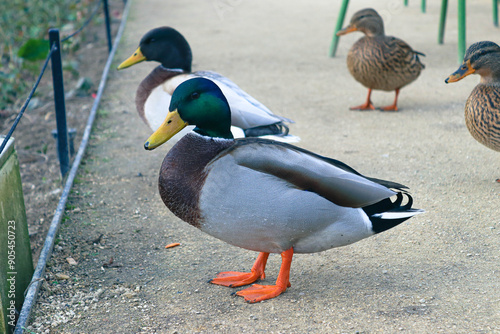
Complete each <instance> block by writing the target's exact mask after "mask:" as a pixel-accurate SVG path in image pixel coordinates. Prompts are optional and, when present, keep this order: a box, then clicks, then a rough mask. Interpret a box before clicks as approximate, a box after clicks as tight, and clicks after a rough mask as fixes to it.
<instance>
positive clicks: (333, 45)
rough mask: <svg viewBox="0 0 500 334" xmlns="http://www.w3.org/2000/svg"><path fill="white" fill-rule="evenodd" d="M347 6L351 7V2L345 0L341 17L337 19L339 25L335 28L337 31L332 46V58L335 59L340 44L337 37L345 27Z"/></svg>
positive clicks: (341, 7)
mask: <svg viewBox="0 0 500 334" xmlns="http://www.w3.org/2000/svg"><path fill="white" fill-rule="evenodd" d="M347 5H349V0H343V1H342V5H341V6H340V12H339V16H338V18H337V25H336V26H335V31H334V32H333V39H332V43H331V44H330V53H329V54H330V57H335V54H336V53H337V46H338V43H339V37H338V36H337V31H339V30H340V29H342V26H343V25H344V18H345V13H346V12H347Z"/></svg>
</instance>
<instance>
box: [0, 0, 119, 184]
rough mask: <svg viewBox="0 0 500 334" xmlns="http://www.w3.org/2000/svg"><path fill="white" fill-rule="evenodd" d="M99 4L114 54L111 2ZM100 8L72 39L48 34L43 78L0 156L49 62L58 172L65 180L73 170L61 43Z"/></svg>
mask: <svg viewBox="0 0 500 334" xmlns="http://www.w3.org/2000/svg"><path fill="white" fill-rule="evenodd" d="M100 2H102V4H103V11H104V17H105V27H106V37H107V44H108V52H111V49H112V44H113V43H112V39H111V20H110V18H109V4H108V0H100ZM99 8H100V5H99V4H97V5H96V6H95V8H94V10H93V11H92V14H91V15H90V16H89V17H88V18H87V20H86V21H85V22H84V23H83V24H82V26H81V27H80V28H79V29H77V30H76V31H74V32H73V33H72V34H70V35H69V36H67V37H65V38H63V39H62V40H61V39H60V37H59V29H50V30H49V45H50V51H49V54H48V56H47V58H46V59H45V63H44V66H43V67H42V70H41V72H40V75H39V76H38V79H37V81H36V83H35V85H34V86H33V88H32V90H31V92H30V93H29V95H28V98H27V99H26V101H25V102H24V104H23V106H22V108H21V110H20V111H19V114H18V115H17V117H16V119H15V120H14V123H13V124H12V126H11V128H10V130H9V132H8V133H7V136H5V138H4V141H3V142H2V144H1V145H0V153H2V151H3V150H4V148H5V146H6V145H7V142H8V140H9V139H10V137H11V136H12V134H13V133H14V131H15V129H16V127H17V125H18V124H19V121H20V120H21V118H22V117H23V115H24V112H25V111H26V109H27V107H28V104H29V102H30V101H31V98H32V97H33V95H34V94H35V91H36V89H37V87H38V85H39V83H40V81H41V79H42V77H43V75H44V73H45V70H46V69H47V65H48V62H49V60H51V65H52V82H53V87H54V104H55V111H56V124H57V131H56V133H55V137H56V138H57V153H58V158H59V168H60V170H61V175H62V177H63V178H64V176H65V175H66V173H67V172H68V170H69V168H70V164H69V160H70V159H69V155H70V150H69V145H68V126H67V123H66V100H65V97H64V80H63V71H62V57H61V43H62V42H66V41H68V40H69V39H71V38H72V37H74V36H75V35H77V34H78V33H80V32H81V31H82V30H83V29H84V28H85V27H86V26H88V25H89V24H90V22H91V21H92V19H93V18H94V16H95V15H96V14H97V12H98V10H99Z"/></svg>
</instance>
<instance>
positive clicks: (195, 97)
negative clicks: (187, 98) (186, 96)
mask: <svg viewBox="0 0 500 334" xmlns="http://www.w3.org/2000/svg"><path fill="white" fill-rule="evenodd" d="M199 97H200V93H198V92H194V93H192V94H191V100H196V99H197V98H199Z"/></svg>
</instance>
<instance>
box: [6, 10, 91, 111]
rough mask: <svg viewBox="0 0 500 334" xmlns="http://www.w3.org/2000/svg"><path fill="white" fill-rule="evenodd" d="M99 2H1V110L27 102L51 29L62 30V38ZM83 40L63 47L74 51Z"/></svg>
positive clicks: (72, 40) (78, 38)
mask: <svg viewBox="0 0 500 334" xmlns="http://www.w3.org/2000/svg"><path fill="white" fill-rule="evenodd" d="M96 3H97V1H96V0H41V1H40V0H0V53H1V67H0V111H2V110H12V109H17V108H19V106H20V105H21V104H22V103H23V102H24V99H25V98H26V97H27V94H28V93H29V90H30V89H31V88H32V86H33V84H34V82H35V79H36V77H37V76H38V74H39V73H40V72H39V71H40V68H41V66H42V64H43V60H45V58H46V57H47V54H48V50H49V43H48V30H49V29H50V28H59V29H60V36H61V39H62V38H64V37H65V36H67V35H69V34H71V33H72V32H73V31H74V30H76V29H78V28H79V27H80V25H81V24H82V23H83V21H85V20H86V19H87V16H88V15H90V13H91V12H92V10H93V9H94V8H95V5H96ZM81 38H82V37H81V36H80V34H79V35H76V36H75V37H73V38H71V39H70V40H69V41H68V42H66V43H64V44H63V51H64V52H74V51H76V50H77V49H78V47H79V45H80V39H81Z"/></svg>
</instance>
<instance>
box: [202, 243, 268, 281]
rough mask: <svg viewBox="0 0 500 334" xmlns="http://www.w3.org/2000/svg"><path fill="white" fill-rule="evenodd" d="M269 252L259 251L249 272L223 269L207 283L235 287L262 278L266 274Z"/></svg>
mask: <svg viewBox="0 0 500 334" xmlns="http://www.w3.org/2000/svg"><path fill="white" fill-rule="evenodd" d="M268 257H269V253H264V252H262V253H259V256H258V257H257V260H255V263H254V265H253V267H252V270H251V272H249V273H240V272H237V271H224V272H221V273H218V274H217V278H214V279H212V280H210V281H209V283H213V284H218V285H224V286H228V287H230V288H235V287H237V286H242V285H248V284H251V283H253V282H255V281H256V280H258V279H264V278H265V277H266V274H265V273H264V270H265V269H266V264H267V258H268Z"/></svg>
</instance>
